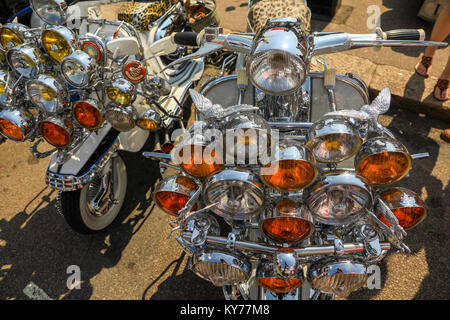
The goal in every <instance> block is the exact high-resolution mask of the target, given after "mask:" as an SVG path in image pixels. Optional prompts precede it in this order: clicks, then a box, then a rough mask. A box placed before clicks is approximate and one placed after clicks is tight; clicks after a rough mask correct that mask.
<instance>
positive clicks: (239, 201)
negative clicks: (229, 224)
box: [204, 169, 264, 220]
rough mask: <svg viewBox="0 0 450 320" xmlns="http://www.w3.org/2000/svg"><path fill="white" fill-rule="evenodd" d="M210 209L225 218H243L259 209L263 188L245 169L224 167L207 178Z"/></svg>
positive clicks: (261, 205)
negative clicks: (214, 204)
mask: <svg viewBox="0 0 450 320" xmlns="http://www.w3.org/2000/svg"><path fill="white" fill-rule="evenodd" d="M204 195H205V201H206V202H207V204H213V203H217V202H218V204H217V205H216V206H214V207H213V208H211V210H212V211H213V212H214V213H216V214H218V215H221V216H224V217H226V218H229V217H232V218H233V219H240V220H245V219H248V218H249V217H250V216H252V215H254V214H257V213H259V212H260V211H261V209H262V208H263V205H264V189H263V187H262V185H261V182H260V180H259V179H258V177H257V176H256V175H254V174H253V173H252V172H250V171H247V170H237V169H226V170H223V171H221V172H219V173H216V174H215V175H213V176H211V177H209V178H208V180H207V182H206V187H205V194H204Z"/></svg>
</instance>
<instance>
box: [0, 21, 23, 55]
mask: <svg viewBox="0 0 450 320" xmlns="http://www.w3.org/2000/svg"><path fill="white" fill-rule="evenodd" d="M2 29H9V30H11V31H12V32H14V33H15V34H16V35H17V36H18V37H19V38H20V40H21V41H22V43H19V44H18V45H14V46H12V47H9V46H8V47H6V48H5V46H3V44H1V45H2V47H3V49H4V50H5V51H8V50H11V49H12V48H15V47H17V46H19V45H22V44H25V43H26V42H25V35H24V33H25V32H26V31H27V30H28V29H29V27H27V26H26V25H23V24H21V23H17V22H12V23H7V24H5V25H3V26H1V27H0V35H1V31H2Z"/></svg>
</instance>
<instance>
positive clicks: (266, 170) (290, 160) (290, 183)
mask: <svg viewBox="0 0 450 320" xmlns="http://www.w3.org/2000/svg"><path fill="white" fill-rule="evenodd" d="M317 173H318V171H317V168H316V166H315V164H314V157H313V155H312V153H311V151H309V150H308V149H307V148H305V147H303V146H298V145H296V144H292V143H282V144H280V146H279V148H278V149H277V150H276V151H275V155H274V160H273V161H271V162H270V163H269V164H267V165H266V166H265V167H263V168H262V169H261V178H262V180H263V181H264V183H265V184H267V185H268V186H270V187H272V188H274V189H277V190H280V191H287V192H290V191H298V190H301V189H303V188H305V187H307V186H308V185H310V184H311V183H313V182H314V180H315V179H316V177H317Z"/></svg>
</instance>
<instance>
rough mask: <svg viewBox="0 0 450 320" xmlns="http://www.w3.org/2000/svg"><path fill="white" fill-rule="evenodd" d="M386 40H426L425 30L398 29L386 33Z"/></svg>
mask: <svg viewBox="0 0 450 320" xmlns="http://www.w3.org/2000/svg"><path fill="white" fill-rule="evenodd" d="M385 34H386V40H420V41H423V40H425V31H424V30H423V29H396V30H391V31H386V32H385Z"/></svg>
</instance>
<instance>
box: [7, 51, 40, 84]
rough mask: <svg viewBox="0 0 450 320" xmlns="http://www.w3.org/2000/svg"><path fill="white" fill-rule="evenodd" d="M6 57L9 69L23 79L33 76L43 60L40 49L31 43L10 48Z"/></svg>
mask: <svg viewBox="0 0 450 320" xmlns="http://www.w3.org/2000/svg"><path fill="white" fill-rule="evenodd" d="M6 59H7V61H8V64H9V66H10V67H11V69H12V70H13V71H14V72H16V73H17V74H18V75H22V76H23V77H24V78H25V79H30V78H33V77H34V76H35V75H36V74H38V73H39V71H40V70H41V66H42V63H43V62H44V61H45V59H44V56H43V55H42V53H41V51H39V49H37V48H36V47H34V46H33V45H31V44H22V45H19V46H17V47H14V48H12V49H10V50H9V51H8V52H7V53H6Z"/></svg>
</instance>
